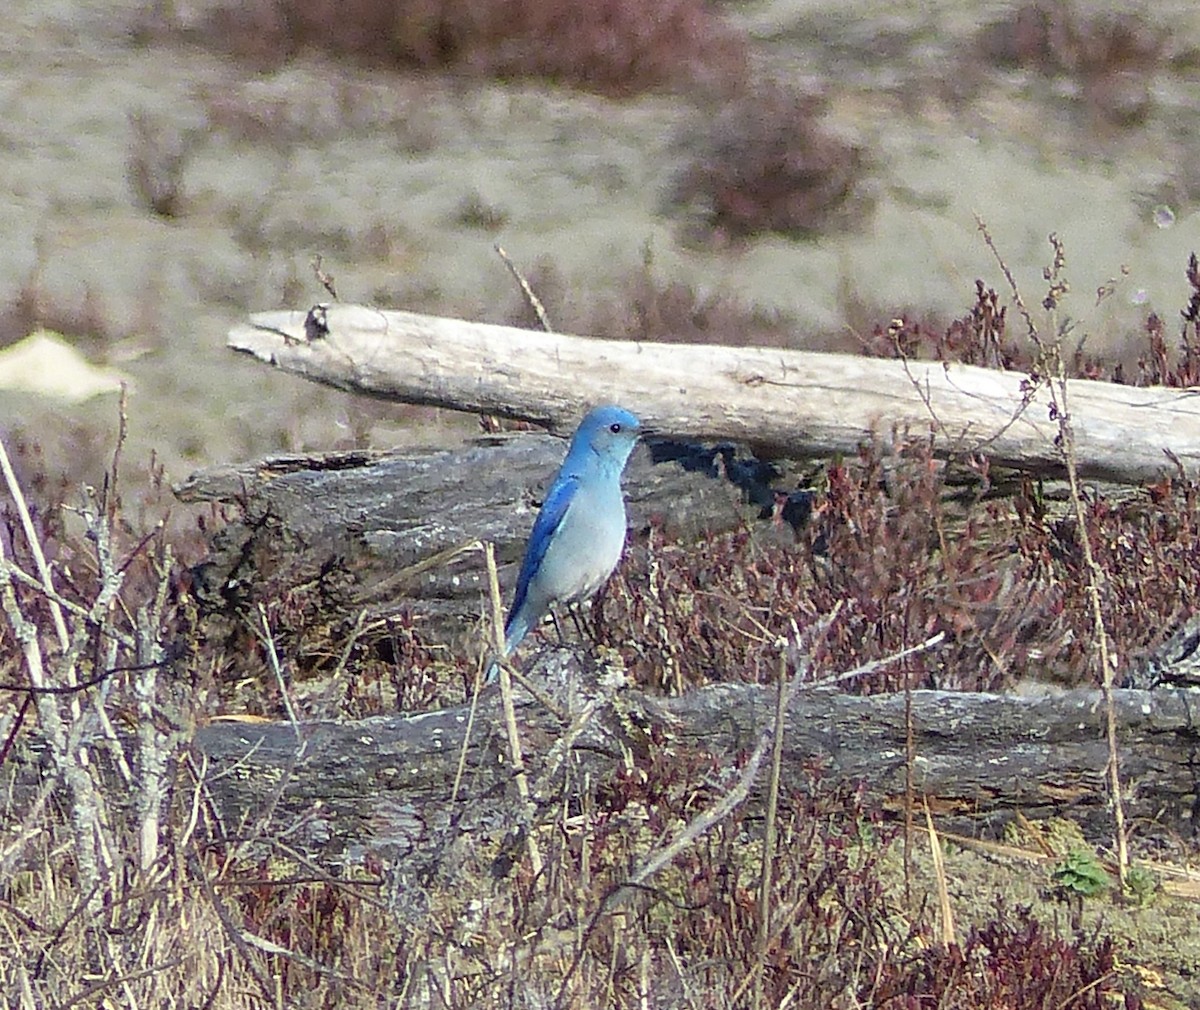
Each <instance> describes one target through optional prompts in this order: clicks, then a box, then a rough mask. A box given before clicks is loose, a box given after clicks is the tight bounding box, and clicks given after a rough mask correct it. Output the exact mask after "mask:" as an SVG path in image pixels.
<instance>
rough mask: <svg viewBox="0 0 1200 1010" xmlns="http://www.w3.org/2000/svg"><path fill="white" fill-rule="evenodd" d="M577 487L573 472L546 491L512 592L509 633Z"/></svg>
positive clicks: (507, 626) (505, 630)
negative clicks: (514, 592)
mask: <svg viewBox="0 0 1200 1010" xmlns="http://www.w3.org/2000/svg"><path fill="white" fill-rule="evenodd" d="M578 490H579V477H578V476H577V475H575V474H572V475H570V476H568V477H564V478H562V479H560V480H556V481H555V482H554V484H553V485H551V487H550V491H549V492H548V493H547V494H546V500H545V501H543V502H542V508H541V511H539V512H538V516H537V519H536V520H535V521H534V524H533V532H532V533H530V534H529V544H528V546H527V547H526V548H525V560H524V561H522V562H521V573H520V574H519V575H518V576H517V592H516V595H515V596H513V603H512V608H511V609H510V610H509V612H508V622H507V623H506V624H505V627H504V633H505V634H506V635H507V634H508V631H509V629H510V628H511V627H512V622H513V619H514V617H516V615H517V614H519V613H520V612H521V607H522V606H523V605H524V603H525V596H526V595H527V594H528V592H529V580H530V579H532V578H533V576H534V573H535V572H536V571H537V570H538V568H540V567H541V564H542V559H543V558H545V557H546V551H547V549H549V547H550V543H551V541H553V539H554V534H555V533H557V532H558V528H559V526H561V525H562V521H563V517H564V516H565V515H566V514H567V509H569V508H570V507H571V502H572V501H573V500H574V499H575V493H576V492H577V491H578Z"/></svg>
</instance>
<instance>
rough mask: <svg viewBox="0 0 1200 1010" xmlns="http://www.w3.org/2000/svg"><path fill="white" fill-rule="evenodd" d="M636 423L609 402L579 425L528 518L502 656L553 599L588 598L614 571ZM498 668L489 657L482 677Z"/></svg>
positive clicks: (621, 541) (492, 676)
mask: <svg viewBox="0 0 1200 1010" xmlns="http://www.w3.org/2000/svg"><path fill="white" fill-rule="evenodd" d="M641 431H642V426H641V422H640V421H639V420H638V419H637V417H635V416H634V415H633V414H631V413H630V412H629V411H627V410H625V409H623V408H621V407H615V406H605V407H597V408H596V409H595V410H593V411H591V412H590V413H589V414H588V415H587V416H586V417H585V418H584V419H583V420H582V421H581V422H580V424H579V427H578V428H577V429H576V430H575V434H574V436H573V437H572V439H571V445H570V448H569V449H568V450H567V455H566V458H565V459H564V460H563V463H562V466H561V467H560V468H559V471H558V474H557V475H556V476H555V478H554V481H553V483H551V485H550V489H549V491H547V493H546V498H545V501H543V502H542V508H541V511H540V512H539V513H538V517H537V520H536V521H535V522H534V524H533V532H532V533H530V535H529V543H528V545H527V546H526V548H525V558H524V560H523V561H522V562H521V572H520V574H519V575H518V576H517V591H516V594H515V595H514V597H513V605H512V609H511V610H510V611H509V615H508V621H507V622H506V624H505V627H504V655H505V656H508V655H510V654H511V653H512V651H513V650H514V649H515V648H516V647H517V646H518V645H519V644H520V643H521V640H522V639H523V638H524V637H525V636H526V635H527V634H528V633H529V631H530V630H531V629H533V628H534V627H536V626H537V624H538V623H539V622H540V621H541V620H542V618H543V617H545V616H546V613H547V611H549V609H550V607H551V606H552V605H554V604H556V603H575V602H579V601H582V600H587V599H590V598H591V597H592V596H594V595H595V593H596V592H597V590H599V589H600V587H601V586H602V585H604V583H605V582H606V581H607V580H608V577H609V576H610V575H612V573H613V569H615V568H616V567H617V562H618V561H620V559H621V551H622V550H623V549H624V547H625V497H624V495H623V494H622V493H621V473H622V472H623V471H624V469H625V464H626V462H627V461H628V459H629V454H630V453H631V452H632V451H633V447H634V445H635V444H636V443H637V440H638V436H639V435H640V434H641ZM496 674H497V667H496V665H495V664H492V666H491V667H490V668H489V670H488V680H489V681H490V680H494V679H495V678H496Z"/></svg>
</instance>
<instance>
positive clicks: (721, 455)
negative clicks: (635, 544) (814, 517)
mask: <svg viewBox="0 0 1200 1010" xmlns="http://www.w3.org/2000/svg"><path fill="white" fill-rule="evenodd" d="M563 450H564V443H563V442H562V440H561V439H557V438H552V437H550V436H547V435H535V434H522V435H514V436H501V437H496V438H488V439H486V440H482V442H481V444H480V445H478V446H475V447H471V448H466V449H459V450H453V451H446V452H433V453H424V454H405V455H393V454H372V453H356V452H351V453H337V454H331V455H327V456H321V457H312V456H290V457H279V458H275V459H268V460H264V461H262V462H258V463H253V464H248V465H245V466H240V467H224V468H219V469H213V470H206V471H204V472H202V473H199V474H196V475H195V476H193V477H191V478H190V479H189V480H188V481H186V482H184V483H183V484H182V485H180V486H179V487H178V488H177V489H176V493H177V494H178V495H179V497H180V498H181V499H183V500H184V501H187V502H199V501H216V502H227V503H236V505H237V506H238V507H237V509H236V511H235V512H234V514H232V515H231V516H230V521H229V522H228V523H227V524H226V525H225V526H223V527H222V528H220V530H219V531H218V532H217V534H216V535H215V536H214V538H213V543H212V552H211V554H210V556H209V558H208V559H207V560H206V561H205V562H204V563H203V565H202V566H200V568H199V569H198V575H199V588H200V594H201V597H202V599H203V600H204V602H205V603H206V604H207V605H208V606H209V607H210V608H215V609H227V608H230V609H238V608H241V607H244V605H245V604H247V603H251V602H254V601H256V600H260V599H261V600H270V599H273V598H276V597H278V596H280V595H281V594H283V593H284V592H287V591H288V590H291V589H293V588H295V587H297V586H319V592H320V594H321V605H322V609H323V612H324V613H325V616H326V617H327V618H328V619H330V620H336V619H338V618H345V617H349V618H350V619H351V620H352V621H353V619H355V617H356V616H357V614H358V613H359V612H360V611H362V610H364V609H365V610H366V612H367V615H368V616H369V617H376V616H382V615H384V614H386V613H387V612H388V610H389V608H391V607H392V606H394V605H395V603H396V601H399V600H402V601H404V603H405V605H408V606H412V605H416V606H417V608H418V609H420V610H421V612H422V613H423V614H424V615H426V616H427V617H429V618H435V619H436V618H449V619H451V620H464V619H466V620H470V619H473V618H474V617H477V616H478V614H479V613H480V603H481V601H482V600H483V599H484V598H485V580H484V574H483V572H484V566H483V562H482V559H481V556H480V555H479V554H478V553H475V554H473V555H470V554H468V555H464V556H461V557H459V558H457V559H455V560H454V561H452V562H443V563H437V564H433V565H431V566H429V567H428V568H423V569H421V570H420V571H419V573H415V572H413V566H417V565H421V564H423V563H427V562H428V561H429V560H430V559H431V558H434V559H436V558H437V557H438V556H439V555H440V554H441V553H442V552H445V551H448V550H451V549H453V548H455V547H458V546H461V545H463V544H466V543H470V542H472V541H475V540H490V541H491V542H492V543H494V544H495V545H496V551H497V556H498V558H499V559H500V561H501V563H502V566H503V567H502V570H501V583H502V585H503V586H504V587H505V588H507V587H509V586H511V585H512V582H513V580H514V579H515V571H514V570H513V569H514V566H515V565H516V563H517V562H519V561H520V558H521V554H522V552H523V550H524V544H525V540H526V538H527V537H528V535H529V529H530V527H531V526H532V525H533V519H534V515H535V513H536V503H537V502H539V501H540V500H541V495H542V491H543V490H544V487H545V484H546V483H547V482H548V481H549V480H550V479H551V478H552V477H553V475H554V472H555V470H556V469H557V467H558V465H559V463H560V462H561V460H562V454H563ZM798 479H799V478H798V477H797V475H796V474H795V473H794V472H793V473H788V472H785V471H783V470H781V469H780V467H779V466H776V465H772V464H765V463H761V462H759V461H757V460H753V459H749V458H747V457H745V456H744V455H739V454H738V453H736V452H735V451H734V450H733V448H732V447H729V446H726V447H724V448H719V449H715V450H707V449H703V448H700V447H696V446H690V445H682V444H679V443H672V442H665V441H659V442H652V443H649V444H647V445H646V446H643V447H640V448H639V449H638V450H637V451H636V453H635V455H634V458H633V461H632V462H631V464H630V467H629V471H628V473H627V475H626V477H625V481H624V484H625V488H626V492H627V497H628V499H629V512H630V523H631V526H632V527H633V528H634V529H639V528H644V527H645V525H646V524H647V523H648V522H649V521H650V520H651V518H654V519H656V521H660V522H662V524H663V525H664V527H665V528H666V529H667V530H669V531H679V532H683V533H688V534H698V533H699V532H700V531H708V532H712V531H715V530H720V529H728V528H730V527H733V526H736V525H738V524H740V523H744V522H746V521H753V520H754V519H756V518H763V519H765V518H768V517H770V516H771V514H772V510H773V509H774V508H775V505H776V499H775V491H777V490H779V491H782V492H787V491H788V490H792V491H794V490H795V488H796V485H797V481H798ZM806 503H807V498H806V497H805V495H804V494H803V493H799V494H794V495H793V501H792V502H791V503H790V504H789V508H790V509H791V510H792V511H794V512H795V513H796V516H795V518H796V519H799V518H802V516H803V514H804V507H805V505H806ZM789 518H792V516H791V514H790V513H789ZM763 525H764V526H769V524H768V523H765V522H764V523H763ZM406 573H409V574H406Z"/></svg>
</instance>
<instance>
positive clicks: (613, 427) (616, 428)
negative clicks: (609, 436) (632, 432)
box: [608, 421, 621, 435]
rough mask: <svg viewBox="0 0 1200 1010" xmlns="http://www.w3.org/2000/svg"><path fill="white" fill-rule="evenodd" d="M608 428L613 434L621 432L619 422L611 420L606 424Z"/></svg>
mask: <svg viewBox="0 0 1200 1010" xmlns="http://www.w3.org/2000/svg"><path fill="white" fill-rule="evenodd" d="M608 430H609V431H611V432H612V433H613V434H614V435H619V434H621V422H620V421H613V423H612V424H610V425H609V426H608Z"/></svg>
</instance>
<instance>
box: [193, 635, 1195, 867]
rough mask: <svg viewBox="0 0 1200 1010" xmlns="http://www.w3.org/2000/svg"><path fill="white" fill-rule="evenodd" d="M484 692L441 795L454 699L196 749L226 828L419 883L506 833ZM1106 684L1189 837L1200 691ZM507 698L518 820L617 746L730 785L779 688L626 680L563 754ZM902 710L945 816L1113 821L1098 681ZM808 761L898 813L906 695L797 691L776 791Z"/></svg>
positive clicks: (235, 727)
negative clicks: (439, 707)
mask: <svg viewBox="0 0 1200 1010" xmlns="http://www.w3.org/2000/svg"><path fill="white" fill-rule="evenodd" d="M568 665H570V659H569V654H568V653H566V652H559V653H555V654H552V656H551V657H550V658H549V660H548V662H545V663H543V664H540V668H539V673H538V674H537V676H538V677H539V679H540V680H542V682H543V683H545V680H544V678H545V676H546V675H547V671H559V672H561V671H562V670H563V669H564V668H565V666H568ZM551 676H553V672H551ZM496 690H497V689H491V690H490V691H489V692H488V693H487V694H486V695H485V698H484V699H483V700H482V701H481V704H480V708H479V711H478V714H477V719H476V723H475V728H474V732H473V734H472V736H471V739H470V741H469V743H468V745H467V751H466V773H465V775H464V776H463V780H462V785H461V787H460V791H459V794H458V796H457V798H456V799H454V800H453V801H452V800H451V788H452V783H453V782H454V778H455V770H456V768H457V765H458V760H459V753H460V750H461V748H462V746H463V740H464V736H465V730H466V726H467V713H466V710H465V709H449V710H445V711H439V712H431V713H426V714H422V715H417V716H412V717H409V718H402V717H396V718H376V719H368V720H364V721H361V722H354V723H321V724H305V725H302V726H300V727H299V730H300V732H299V737H297V734H296V733H295V731H294V729H293V727H292V726H290V725H287V724H271V725H246V724H236V723H220V724H214V725H210V726H206V727H204V728H202V729H201V730H199V732H198V733H197V736H196V739H195V747H196V748H197V749H198V750H199V751H200V752H201V753H202V754H203V755H204V756H205V757H206V759H207V762H208V765H207V767H208V769H209V776H208V777H209V781H210V785H209V789H210V791H211V794H212V796H213V797H214V799H215V801H216V808H217V809H218V810H219V811H220V813H221V816H222V818H223V820H224V823H225V824H226V825H227V826H228V828H229V830H231V831H236V830H238V829H239V826H242V825H244V824H246V823H253V822H255V821H256V819H260V818H262V817H264V816H268V815H269V816H270V817H271V819H272V825H273V826H274V828H273V830H275V831H279V830H282V829H283V828H285V827H287V828H294V829H295V830H288V832H287V837H288V839H289V844H291V845H296V846H299V847H300V848H301V849H303V850H304V851H305V852H307V853H308V854H309V855H313V856H315V857H317V858H320V859H321V860H323V861H332V862H338V861H341V860H342V859H344V858H347V857H353V856H354V854H355V853H360V854H361V852H362V851H363V848H364V847H366V848H368V849H369V848H374V849H376V850H378V851H379V852H380V854H381V855H383V856H385V857H386V858H388V859H389V860H392V861H394V862H396V863H398V864H402V868H403V871H404V872H405V873H415V874H419V875H421V876H422V877H424V878H425V879H426V880H428V879H430V877H431V876H436V875H439V874H443V873H447V872H452V867H453V866H454V865H456V864H457V862H458V861H460V860H461V859H463V858H467V856H468V855H469V854H473V853H476V852H477V851H482V852H491V853H493V854H495V853H496V852H497V848H496V846H495V845H489V844H488V843H499V842H500V841H501V840H502V839H503V838H504V836H505V834H506V833H507V832H508V831H509V830H510V829H511V828H512V827H513V826H514V823H515V822H516V820H518V819H519V815H518V814H516V813H515V811H517V810H519V808H520V804H519V803H518V802H517V800H516V795H517V794H516V790H515V788H514V783H513V780H512V774H511V768H510V765H509V762H508V760H507V757H506V756H507V753H508V751H507V747H506V744H505V740H504V734H503V730H502V728H501V726H502V720H501V717H500V712H499V704H498V699H497V697H496ZM1116 697H1117V701H1116V705H1117V722H1118V726H1119V731H1118V732H1119V737H1120V748H1121V771H1122V779H1123V782H1124V787H1125V790H1126V795H1127V802H1128V808H1127V815H1128V816H1130V817H1131V818H1133V819H1134V820H1135V821H1136V820H1137V819H1139V818H1145V819H1146V822H1145V823H1150V822H1153V823H1154V824H1156V825H1159V826H1161V827H1163V828H1166V829H1168V830H1171V831H1178V832H1181V833H1183V834H1185V835H1189V836H1190V835H1192V834H1194V832H1195V827H1196V825H1195V823H1194V814H1195V808H1196V804H1197V797H1198V795H1200V785H1198V782H1197V775H1198V773H1197V768H1198V767H1200V763H1198V762H1197V757H1198V755H1200V723H1198V722H1197V715H1198V714H1200V695H1197V694H1194V693H1189V692H1186V691H1157V692H1146V691H1118V692H1117V693H1116ZM519 698H522V699H524V700H519V701H518V704H517V718H518V722H519V724H520V727H521V734H522V737H523V740H524V743H525V754H526V765H527V770H528V776H529V781H530V782H531V784H532V785H531V792H532V795H533V797H534V798H535V800H537V801H539V802H540V808H539V809H538V810H537V811H536V812H534V813H532V814H531V816H530V819H529V820H528V821H527V822H526V823H527V824H530V823H533V824H536V823H538V822H539V821H547V820H549V821H553V820H554V818H555V817H559V816H561V812H562V810H563V803H564V797H566V798H569V797H570V796H572V795H574V793H573V792H572V791H573V790H577V789H578V788H580V787H579V783H580V782H581V781H584V780H583V778H582V775H581V773H582V772H584V771H586V772H588V773H589V775H590V781H591V782H592V783H593V784H595V783H599V782H604V781H606V780H607V779H608V778H609V777H610V776H612V775H613V774H614V773H615V772H617V771H618V770H619V769H621V768H622V767H624V762H626V761H627V760H628V759H629V758H628V755H630V754H631V755H632V759H633V761H634V762H635V763H637V764H638V765H640V766H643V767H648V766H649V765H650V763H651V757H652V756H655V755H656V752H657V756H658V757H663V756H665V757H666V759H667V760H668V761H672V760H675V759H678V760H679V761H686V760H689V759H692V760H693V761H694V759H695V758H696V756H697V755H711V756H712V757H713V758H715V759H716V762H717V764H718V766H719V767H721V768H723V769H725V770H726V772H725V773H724V781H722V775H721V774H715V775H710V776H708V779H709V784H710V786H711V787H712V790H713V795H714V796H715V795H717V794H719V793H721V792H722V791H723V790H724V789H726V788H728V787H729V786H731V785H732V784H733V781H734V780H735V778H736V775H737V770H736V759H737V757H738V756H739V755H745V754H746V753H747V752H749V751H750V750H751V749H753V747H754V745H755V743H756V741H757V739H758V736H759V734H760V733H761V732H762V731H763V728H764V727H765V726H767V725H769V724H770V723H771V721H772V719H773V711H772V706H773V704H774V692H773V691H772V690H769V689H764V688H760V687H753V686H746V685H736V684H722V685H714V686H712V687H708V688H704V689H701V690H697V691H694V692H691V693H689V694H686V695H684V696H682V697H678V698H669V699H664V698H657V699H652V698H647V697H644V696H642V695H640V694H637V693H635V692H631V691H627V692H619V693H618V694H617V695H616V697H615V700H612V701H611V702H609V703H606V704H605V705H603V706H601V707H600V708H599V709H598V710H597V712H596V714H595V715H594V716H593V718H592V719H591V720H590V721H589V722H588V723H587V724H586V726H585V727H584V729H583V731H582V732H581V733H580V734H579V735H578V736H577V737H575V738H574V739H573V741H572V742H571V745H570V746H569V747H567V748H562V753H559V752H558V751H556V748H555V745H556V742H557V741H559V740H561V739H562V738H563V737H564V735H565V733H566V726H565V724H564V723H563V722H561V721H560V720H559V719H558V718H557V717H556V716H555V715H553V714H551V712H549V711H548V710H547V709H546V708H544V707H543V706H541V705H540V704H538V703H536V702H534V701H533V700H531V699H528V696H527V695H523V694H520V695H519ZM578 704H579V699H578V697H577V699H576V702H575V705H576V708H578ZM912 718H913V725H914V733H915V740H916V754H917V757H916V764H915V786H916V794H917V796H918V797H919V798H920V801H921V802H922V803H924V802H928V804H929V806H930V809H931V810H932V811H933V813H934V816H935V819H936V822H937V823H938V825H939V826H940V827H942V828H943V829H944V830H948V829H956V830H958V831H961V832H968V833H978V834H984V835H987V834H990V833H993V832H994V831H995V830H996V829H997V828H998V827H999V826H1000V825H1001V824H1002V823H1003V822H1005V821H1006V820H1008V819H1009V818H1010V817H1011V816H1012V815H1013V814H1014V812H1015V811H1021V812H1022V813H1023V814H1024V815H1026V816H1027V817H1030V818H1037V817H1041V816H1047V815H1049V814H1061V815H1063V816H1067V817H1070V818H1072V819H1075V820H1076V821H1078V822H1079V823H1080V824H1081V825H1082V826H1083V827H1084V829H1085V830H1086V831H1088V832H1090V833H1092V835H1093V836H1094V837H1104V836H1105V835H1106V834H1108V833H1110V832H1111V817H1110V815H1109V809H1108V798H1107V796H1106V794H1105V771H1104V770H1105V766H1106V762H1107V759H1108V758H1107V749H1106V744H1105V739H1104V707H1103V705H1102V704H1101V702H1100V698H1099V695H1098V694H1097V692H1094V691H1075V692H1070V693H1066V694H1062V695H1058V696H1049V697H1041V698H1036V699H1030V698H1019V697H1009V696H997V695H979V694H954V693H946V692H934V691H918V692H915V693H914V694H913V697H912ZM692 767H695V764H694V763H693V765H692ZM568 768H569V769H570V771H571V775H570V776H569V777H568V776H567V775H566V770H567V769H568ZM814 768H820V769H821V772H820V783H821V788H827V787H829V786H831V785H835V784H836V785H851V786H853V785H857V784H858V783H862V784H863V785H864V786H865V787H866V791H867V793H868V794H869V795H870V796H871V797H872V798H874V799H875V800H878V801H881V802H882V803H883V804H884V805H885V806H886V807H887V808H889V809H891V810H892V811H893V812H898V811H899V810H901V809H902V803H903V795H904V788H905V785H904V783H905V773H904V769H905V718H904V697H903V696H902V695H895V696H876V697H868V698H861V697H851V696H848V695H844V694H838V693H834V692H825V691H813V692H803V691H802V692H800V693H799V694H798V695H796V697H795V698H794V701H793V703H792V705H791V708H790V711H789V712H788V717H787V728H786V731H785V736H784V767H783V787H784V790H783V795H784V796H787V795H788V793H789V791H791V790H798V791H800V792H802V793H803V792H806V791H810V790H811V789H812V788H813V783H814V774H813V769H814ZM231 772H232V773H231ZM764 793H765V783H763V782H759V783H757V784H756V789H755V791H754V792H753V793H752V794H751V798H750V800H749V803H750V805H751V808H752V809H753V810H756V811H757V810H759V809H761V801H762V795H763V794H764ZM268 812H269V814H268ZM297 825H300V827H297ZM477 847H479V848H478V849H477Z"/></svg>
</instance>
